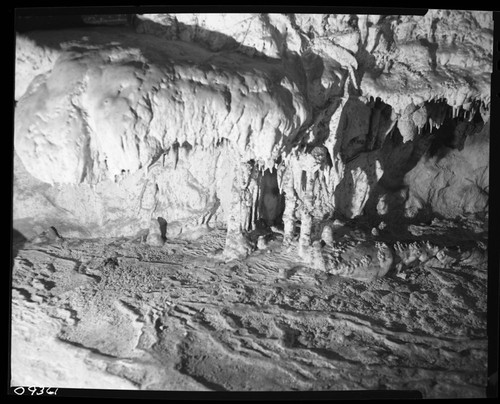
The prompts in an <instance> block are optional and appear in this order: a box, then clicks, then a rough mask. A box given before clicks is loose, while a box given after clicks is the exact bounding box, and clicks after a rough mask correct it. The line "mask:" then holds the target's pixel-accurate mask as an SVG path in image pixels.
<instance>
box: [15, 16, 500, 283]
mask: <svg viewBox="0 0 500 404" xmlns="http://www.w3.org/2000/svg"><path fill="white" fill-rule="evenodd" d="M128 22H129V23H128V25H126V26H116V27H93V26H88V27H83V28H75V29H66V30H61V31H28V32H24V33H22V34H18V35H17V40H16V93H15V97H16V109H15V156H14V167H15V175H14V227H15V229H16V230H17V231H19V232H20V233H22V234H23V235H24V236H25V237H27V238H30V237H33V236H34V235H35V234H38V233H40V232H41V231H42V230H43V229H46V228H47V227H48V226H52V225H53V226H55V227H56V228H58V229H59V230H60V231H61V232H62V234H65V235H66V236H69V237H90V238H92V237H119V236H129V237H132V236H135V237H139V236H141V235H145V240H146V241H147V242H148V243H149V244H151V245H154V246H163V245H164V244H165V241H166V240H168V239H169V238H184V239H188V240H194V239H197V238H199V237H201V236H203V235H204V234H206V233H207V232H210V231H212V230H213V229H215V228H225V229H226V230H227V236H226V242H225V247H224V250H223V254H222V257H223V258H225V259H226V260H231V259H237V258H243V257H246V256H248V254H250V253H251V252H252V251H254V250H256V249H258V250H265V249H266V245H267V244H266V243H267V241H266V240H265V238H264V236H262V234H260V236H261V237H260V238H259V234H257V233H259V232H262V231H263V229H268V231H270V230H269V229H274V230H272V231H271V232H272V233H273V234H275V235H276V234H277V235H279V236H280V237H282V239H283V240H282V241H283V245H284V246H289V248H291V249H294V248H295V249H296V252H297V256H298V257H300V259H301V260H302V261H303V262H304V263H306V264H308V265H311V266H313V267H315V268H318V269H322V270H324V271H327V272H330V273H335V274H340V275H344V276H348V277H355V278H367V279H373V278H376V277H379V276H383V275H384V274H385V273H387V271H388V270H389V268H390V267H391V265H393V260H394V254H395V252H394V248H393V247H392V246H389V245H387V244H386V243H384V242H382V241H380V240H375V239H373V240H371V239H370V240H369V239H366V240H364V241H360V242H359V243H358V242H356V243H354V244H349V245H347V244H346V245H344V246H342V247H339V248H336V247H335V246H334V242H335V240H334V239H332V236H331V234H329V230H328V227H325V226H324V224H325V219H327V218H333V217H344V218H347V219H351V218H356V217H360V216H363V215H365V216H370V217H373V218H375V219H374V220H375V221H378V222H381V221H384V222H388V223H389V224H390V223H391V221H394V222H399V221H401V220H408V219H414V218H418V217H419V215H425V214H428V213H431V214H432V213H438V214H439V215H441V216H443V217H448V218H452V217H455V216H457V215H461V214H475V213H483V212H485V211H486V210H487V204H488V189H489V188H488V182H489V181H488V169H489V165H488V164H489V158H488V156H487V153H488V147H489V106H490V74H491V72H492V49H493V41H492V32H493V31H492V30H493V21H492V15H491V13H489V12H482V11H481V12H479V11H459V10H453V11H448V10H429V11H428V12H427V13H426V14H425V15H424V16H397V15H385V16H376V15H368V16H367V15H336V14H325V15H317V14H144V15H137V16H133V18H132V17H131V18H129V19H128ZM275 230H276V231H275ZM322 232H323V233H324V236H323V238H322V237H321V234H322ZM148 233H149V234H148ZM377 233H378V230H376V231H374V234H377ZM256 234H257V236H255V235H256ZM321 240H322V241H321ZM355 250H356V251H358V255H356V254H354V255H356V257H354V256H352V254H353V253H352V252H353V251H355Z"/></svg>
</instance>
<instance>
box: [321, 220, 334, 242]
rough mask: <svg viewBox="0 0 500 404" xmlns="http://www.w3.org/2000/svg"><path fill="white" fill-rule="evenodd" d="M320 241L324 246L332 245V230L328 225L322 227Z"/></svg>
mask: <svg viewBox="0 0 500 404" xmlns="http://www.w3.org/2000/svg"><path fill="white" fill-rule="evenodd" d="M321 240H323V241H324V242H325V243H326V245H329V246H331V245H332V244H333V230H332V227H331V226H329V225H325V226H324V227H323V231H322V232H321Z"/></svg>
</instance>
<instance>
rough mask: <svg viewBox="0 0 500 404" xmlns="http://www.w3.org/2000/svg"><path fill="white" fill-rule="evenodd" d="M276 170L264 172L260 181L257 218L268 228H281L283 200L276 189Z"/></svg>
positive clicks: (283, 209)
mask: <svg viewBox="0 0 500 404" xmlns="http://www.w3.org/2000/svg"><path fill="white" fill-rule="evenodd" d="M277 174H278V172H277V170H273V171H272V172H271V171H270V170H265V171H264V173H263V174H262V177H261V180H260V199H259V202H258V206H259V216H260V217H261V218H262V219H264V221H265V223H266V224H267V225H268V226H281V225H282V224H283V212H284V211H285V198H284V196H283V194H281V193H280V191H279V187H278V176H277Z"/></svg>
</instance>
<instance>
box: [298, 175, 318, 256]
mask: <svg viewBox="0 0 500 404" xmlns="http://www.w3.org/2000/svg"><path fill="white" fill-rule="evenodd" d="M306 175H307V177H306V189H305V192H304V198H303V201H304V203H303V206H302V213H301V225H300V237H299V255H300V256H301V257H303V258H305V257H306V256H307V254H308V252H309V247H310V246H311V229H312V219H313V215H312V212H313V209H314V205H313V199H314V193H313V191H314V181H315V180H316V172H315V171H313V172H306Z"/></svg>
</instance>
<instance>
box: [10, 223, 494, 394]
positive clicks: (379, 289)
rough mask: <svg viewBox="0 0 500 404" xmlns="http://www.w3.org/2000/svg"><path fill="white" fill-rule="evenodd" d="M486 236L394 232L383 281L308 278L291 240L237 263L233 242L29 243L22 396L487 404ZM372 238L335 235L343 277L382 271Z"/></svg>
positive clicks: (19, 326) (219, 236)
mask: <svg viewBox="0 0 500 404" xmlns="http://www.w3.org/2000/svg"><path fill="white" fill-rule="evenodd" d="M364 226H365V227H366V228H367V233H368V232H369V228H368V226H366V224H365V225H364ZM467 226H469V227H467ZM474 226H475V224H474V222H473V221H470V222H463V223H462V224H461V225H459V224H457V223H453V222H452V221H448V222H443V221H436V222H434V223H433V224H432V225H430V226H429V225H420V226H419V230H420V234H422V235H423V237H424V240H425V239H430V240H431V242H427V243H410V244H408V243H394V240H396V239H398V236H397V235H396V234H392V233H391V232H388V237H387V238H386V241H385V243H386V244H387V245H388V246H390V247H391V248H394V255H393V257H392V259H394V260H395V262H397V263H398V269H397V270H396V269H392V270H391V271H390V272H389V273H388V274H387V275H386V276H385V277H383V278H379V279H378V280H377V281H375V282H360V281H357V280H354V279H349V278H345V277H342V276H338V275H332V274H330V275H328V274H327V273H326V272H323V271H321V270H315V269H311V268H307V267H305V266H302V265H300V264H298V263H297V260H296V252H295V251H294V249H292V250H288V249H287V248H282V244H281V241H280V240H279V239H278V240H271V241H270V242H269V243H268V249H265V250H261V251H255V252H253V253H252V255H250V256H249V257H248V258H247V259H246V260H233V261H231V262H228V263H224V262H222V261H221V260H219V259H217V258H214V257H215V256H216V255H217V253H216V252H217V251H221V250H222V248H223V247H224V245H225V243H226V241H225V232H224V231H220V230H218V231H213V232H211V233H209V234H206V235H204V236H203V237H201V238H199V239H198V240H197V241H193V242H189V243H186V242H181V241H180V240H170V241H169V242H168V247H167V246H166V245H165V246H164V247H161V248H160V247H152V246H148V245H146V244H143V243H142V244H141V243H140V242H138V241H130V240H126V239H123V238H122V239H101V240H79V239H71V240H69V241H68V243H67V245H66V246H65V247H64V248H61V247H59V246H58V245H57V244H54V243H39V244H30V243H28V244H25V246H24V248H22V249H20V250H19V252H18V254H17V257H16V258H15V260H14V270H13V322H12V353H11V358H12V383H13V385H25V386H29V385H35V386H50V387H71V388H95V389H128V390H131V389H141V390H169V391H170V390H184V391H195V390H230V391H263V390H265V391H292V390H304V391H305V390H314V391H326V390H327V391H329V392H330V393H331V394H334V391H339V390H346V389H347V390H365V389H369V390H379V389H391V390H418V391H419V392H421V393H422V395H423V397H425V398H445V397H447V398H451V397H456V398H459V397H460V398H464V397H484V396H485V390H484V388H485V385H486V365H487V352H488V351H487V347H488V340H487V333H486V320H487V316H486V297H487V293H486V289H487V284H486V279H487V253H486V251H485V249H484V248H482V247H480V245H481V243H482V242H483V241H484V240H485V233H484V232H483V233H475V235H474V236H472V237H471V236H470V234H469V233H467V231H472V230H473V229H474ZM362 227H363V224H362V223H360V222H355V221H352V222H349V223H347V224H346V225H333V226H332V228H333V229H334V235H335V239H336V241H335V246H334V248H332V249H331V250H330V251H331V252H332V254H330V255H325V257H326V258H327V260H326V263H327V264H328V266H329V270H330V271H331V272H337V273H338V274H339V275H342V272H343V271H345V270H347V269H349V268H347V265H346V264H349V265H350V269H352V270H353V273H354V274H355V275H357V276H362V275H363V274H365V275H366V274H370V273H371V272H378V271H380V270H381V269H383V268H382V267H381V266H379V264H378V263H379V262H380V261H379V259H378V258H377V257H376V254H377V252H376V250H377V246H376V244H374V243H373V242H372V241H371V238H370V236H369V235H368V234H364V235H363V233H362V232H359V229H360V228H362ZM468 229H469V230H468ZM342 233H343V234H344V235H343V236H342ZM356 239H357V240H358V241H356ZM363 239H364V240H365V241H362V240H363ZM474 240H475V241H476V242H477V244H476V243H474ZM481 240H482V241H481ZM474 245H475V246H474ZM353 246H354V248H353ZM360 246H363V249H360ZM268 250H272V251H273V252H272V253H269V251H268ZM335 251H336V252H338V253H339V256H338V257H339V258H338V260H337V262H336V263H334V261H335V259H333V258H334V255H333V252H335ZM374 253H375V255H373V254H374ZM369 255H371V256H372V257H373V259H374V261H373V262H372V263H371V264H372V265H371V266H370V265H364V264H363V261H364V260H367V259H368V258H367V256H369ZM457 258H458V260H457ZM332 264H334V266H333V267H332ZM332 270H333V271H332ZM330 393H329V394H330ZM167 394H168V392H167Z"/></svg>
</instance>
